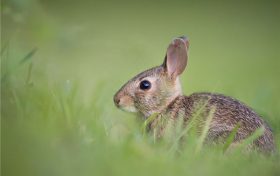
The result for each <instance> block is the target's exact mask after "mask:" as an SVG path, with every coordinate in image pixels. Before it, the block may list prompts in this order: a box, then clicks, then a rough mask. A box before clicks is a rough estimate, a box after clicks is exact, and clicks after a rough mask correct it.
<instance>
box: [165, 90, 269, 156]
mask: <svg viewBox="0 0 280 176" xmlns="http://www.w3.org/2000/svg"><path fill="white" fill-rule="evenodd" d="M169 109H170V110H171V109H177V110H176V112H179V111H180V110H182V109H183V110H184V112H185V118H186V119H187V120H188V119H189V118H191V117H192V116H194V114H195V113H200V115H199V116H201V117H202V118H203V121H204V122H205V119H206V118H207V117H208V116H209V112H210V111H211V109H213V112H214V113H213V119H212V121H211V124H210V128H209V132H208V138H207V140H208V141H211V142H224V141H225V139H226V138H227V137H228V136H229V134H230V133H231V132H232V130H233V129H234V128H235V127H236V126H237V124H238V123H239V124H240V127H239V129H238V131H237V133H236V135H235V139H234V142H236V143H238V142H240V141H241V140H243V139H245V138H247V137H249V136H250V135H252V133H254V132H255V131H256V130H257V129H258V128H260V127H262V126H263V127H264V128H265V131H264V134H263V135H262V136H261V137H259V138H258V139H257V140H255V141H254V146H256V147H257V148H259V149H261V150H263V151H273V150H274V139H273V134H272V131H271V129H270V128H269V126H268V125H267V123H266V122H265V121H264V120H263V119H262V118H261V117H260V116H259V115H258V114H257V113H256V112H254V110H253V109H251V108H250V107H248V106H246V105H245V104H244V103H242V102H240V101H238V100H236V99H234V98H231V97H228V96H224V95H222V94H213V93H194V94H192V95H190V96H181V97H178V98H177V100H175V101H174V103H173V105H172V106H170V107H169ZM176 112H175V113H176ZM173 115H174V114H173ZM202 126H203V123H202Z"/></svg>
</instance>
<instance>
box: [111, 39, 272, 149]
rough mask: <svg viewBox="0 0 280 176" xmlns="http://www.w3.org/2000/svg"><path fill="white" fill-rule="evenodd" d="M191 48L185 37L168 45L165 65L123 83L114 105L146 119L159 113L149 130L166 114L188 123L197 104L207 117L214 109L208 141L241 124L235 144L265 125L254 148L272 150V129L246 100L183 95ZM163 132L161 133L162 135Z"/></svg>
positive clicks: (220, 138) (224, 136) (221, 140)
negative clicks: (181, 80)
mask: <svg viewBox="0 0 280 176" xmlns="http://www.w3.org/2000/svg"><path fill="white" fill-rule="evenodd" d="M188 50H189V40H188V38H186V37H184V36H182V37H178V38H175V39H173V40H172V42H171V43H170V44H169V46H168V48H167V52H166V56H165V58H164V62H163V64H161V65H160V66H156V67H153V68H151V69H148V70H146V71H144V72H142V73H140V74H138V75H136V76H135V77H134V78H132V79H131V80H129V81H128V82H127V83H126V84H124V85H123V86H122V87H121V88H120V90H119V91H117V93H116V94H115V95H114V103H115V105H116V106H117V107H118V108H120V109H122V110H124V111H128V112H137V113H138V114H140V115H141V116H142V117H143V119H147V118H148V117H149V116H151V115H153V114H157V117H156V118H155V119H154V120H153V121H152V122H151V123H150V124H149V128H148V129H150V130H152V129H155V128H156V126H157V121H159V120H160V119H161V118H163V117H168V118H170V119H175V120H176V119H177V118H178V117H179V116H183V119H184V122H185V123H186V124H188V122H189V121H190V118H191V117H192V116H193V115H194V113H195V112H196V111H197V110H196V109H197V107H199V106H203V107H204V110H203V112H201V116H202V117H203V118H204V119H205V118H207V116H209V113H210V111H211V109H213V108H214V112H213V117H212V119H211V122H210V125H209V130H208V133H207V137H206V138H207V140H206V141H210V142H213V143H224V142H225V140H226V139H227V138H228V136H229V135H230V134H231V132H232V130H233V129H235V127H236V126H237V125H238V124H239V125H240V126H239V128H238V130H237V132H236V133H235V137H234V140H233V144H239V143H240V142H242V140H244V139H246V138H247V137H249V136H250V135H252V134H253V133H254V132H255V131H256V130H257V129H258V128H260V127H263V128H264V133H263V134H262V135H261V136H260V137H259V138H257V139H256V140H255V141H254V142H253V143H252V144H251V148H254V149H256V150H258V151H263V152H269V153H271V152H273V151H274V150H275V144H274V137H273V133H272V130H271V129H270V127H269V126H268V124H267V123H266V122H265V121H264V120H263V119H262V118H261V117H260V116H259V115H258V114H257V113H256V112H255V111H254V110H253V109H251V108H250V107H248V106H246V105H245V104H244V103H242V102H240V101H238V100H236V99H234V98H231V97H228V96H225V95H222V94H216V93H193V94H191V95H189V96H185V95H183V93H182V88H181V84H180V80H179V76H180V75H181V74H182V73H183V71H184V70H185V68H186V66H187V61H188ZM204 104H205V105H204ZM202 124H203V123H202ZM161 131H162V133H164V127H161ZM162 133H159V134H160V135H159V137H160V136H161V135H162Z"/></svg>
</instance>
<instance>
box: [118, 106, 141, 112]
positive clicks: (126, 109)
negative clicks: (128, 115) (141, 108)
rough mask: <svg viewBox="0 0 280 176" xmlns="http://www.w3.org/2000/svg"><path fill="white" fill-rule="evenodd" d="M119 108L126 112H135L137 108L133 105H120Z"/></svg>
mask: <svg viewBox="0 0 280 176" xmlns="http://www.w3.org/2000/svg"><path fill="white" fill-rule="evenodd" d="M119 108H120V109H121V110H124V111H126V112H137V109H136V108H135V107H134V106H120V107H119Z"/></svg>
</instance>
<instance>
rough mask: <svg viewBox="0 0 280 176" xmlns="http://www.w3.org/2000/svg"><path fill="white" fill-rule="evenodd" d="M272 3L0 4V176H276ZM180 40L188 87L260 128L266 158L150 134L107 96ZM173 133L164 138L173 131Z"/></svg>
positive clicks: (278, 60) (23, 0) (278, 62)
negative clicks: (226, 102) (255, 118)
mask: <svg viewBox="0 0 280 176" xmlns="http://www.w3.org/2000/svg"><path fill="white" fill-rule="evenodd" d="M279 8H280V3H279V2H278V1H253V0H251V1H240V2H238V1H194V0H190V1H183V0H182V1H167V0H164V1H157V2H152V1H123V0H122V1H101V0H100V1H90V0H82V1H71V2H70V1H67V0H59V1H54V0H2V2H1V175H3V176H14V175H15V176H16V175H26V176H32V175H36V176H38V175H40V176H41V175H46V176H55V175H58V176H64V175H65V176H69V175H73V176H77V175H93V176H99V175H114V176H115V175H116V176H117V175H120V176H123V175H160V176H163V175H176V176H177V175H195V176H196V175H197V176H199V175H201V176H204V175H209V176H216V175H227V176H228V175H233V176H236V175H244V176H248V175H254V176H258V175H260V176H264V175H266V176H268V175H271V176H277V175H280V156H279V152H280V94H279V90H280V79H279V76H280V50H279V46H280V23H279V19H280V13H279ZM183 34H184V35H187V36H188V37H189V39H190V50H189V62H188V68H187V69H186V71H185V72H184V74H183V75H182V77H181V81H182V84H183V90H184V92H185V94H186V95H189V94H191V93H193V92H200V91H209V92H219V93H223V94H226V95H229V96H233V97H235V98H237V99H239V100H241V101H242V102H245V103H246V104H248V105H250V106H251V107H252V108H253V109H254V110H255V111H256V112H258V113H259V114H260V115H262V116H263V118H264V119H265V120H266V121H267V122H268V123H269V124H270V126H271V128H272V129H273V131H274V134H275V139H276V142H277V145H278V146H277V152H276V154H275V155H273V156H269V157H268V156H263V155H261V154H258V153H251V154H244V153H243V152H240V151H232V152H229V153H225V154H224V153H223V150H222V149H221V148H219V147H217V148H215V147H214V148H210V147H209V148H208V147H203V148H202V149H200V150H198V148H199V145H200V144H199V143H198V142H197V140H196V139H193V138H190V139H189V140H187V141H188V142H187V144H186V145H184V147H178V146H177V144H178V141H177V142H176V141H175V140H167V142H164V143H161V142H156V141H154V139H153V136H149V135H144V134H143V133H142V131H141V130H142V129H141V127H142V122H139V121H138V120H136V116H135V115H134V114H131V113H126V112H123V111H121V110H119V109H117V108H116V107H115V106H114V103H113V95H114V94H115V92H116V91H117V90H118V89H119V88H120V87H121V86H122V85H123V84H124V83H125V82H126V81H128V80H129V79H130V78H131V77H132V76H134V75H136V74H138V73H139V72H141V71H143V70H145V69H148V68H150V67H153V66H156V65H159V64H161V63H162V61H163V57H164V55H165V52H166V48H167V46H168V44H169V42H170V41H171V40H172V38H174V37H177V36H181V35H183ZM171 139H172V137H171Z"/></svg>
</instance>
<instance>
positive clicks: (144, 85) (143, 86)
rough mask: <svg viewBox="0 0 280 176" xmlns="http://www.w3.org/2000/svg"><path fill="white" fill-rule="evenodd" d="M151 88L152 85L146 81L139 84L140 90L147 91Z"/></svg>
mask: <svg viewBox="0 0 280 176" xmlns="http://www.w3.org/2000/svg"><path fill="white" fill-rule="evenodd" d="M151 86H152V84H151V83H150V82H149V81H147V80H144V81H141V82H140V89H142V90H148V89H150V88H151Z"/></svg>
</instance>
